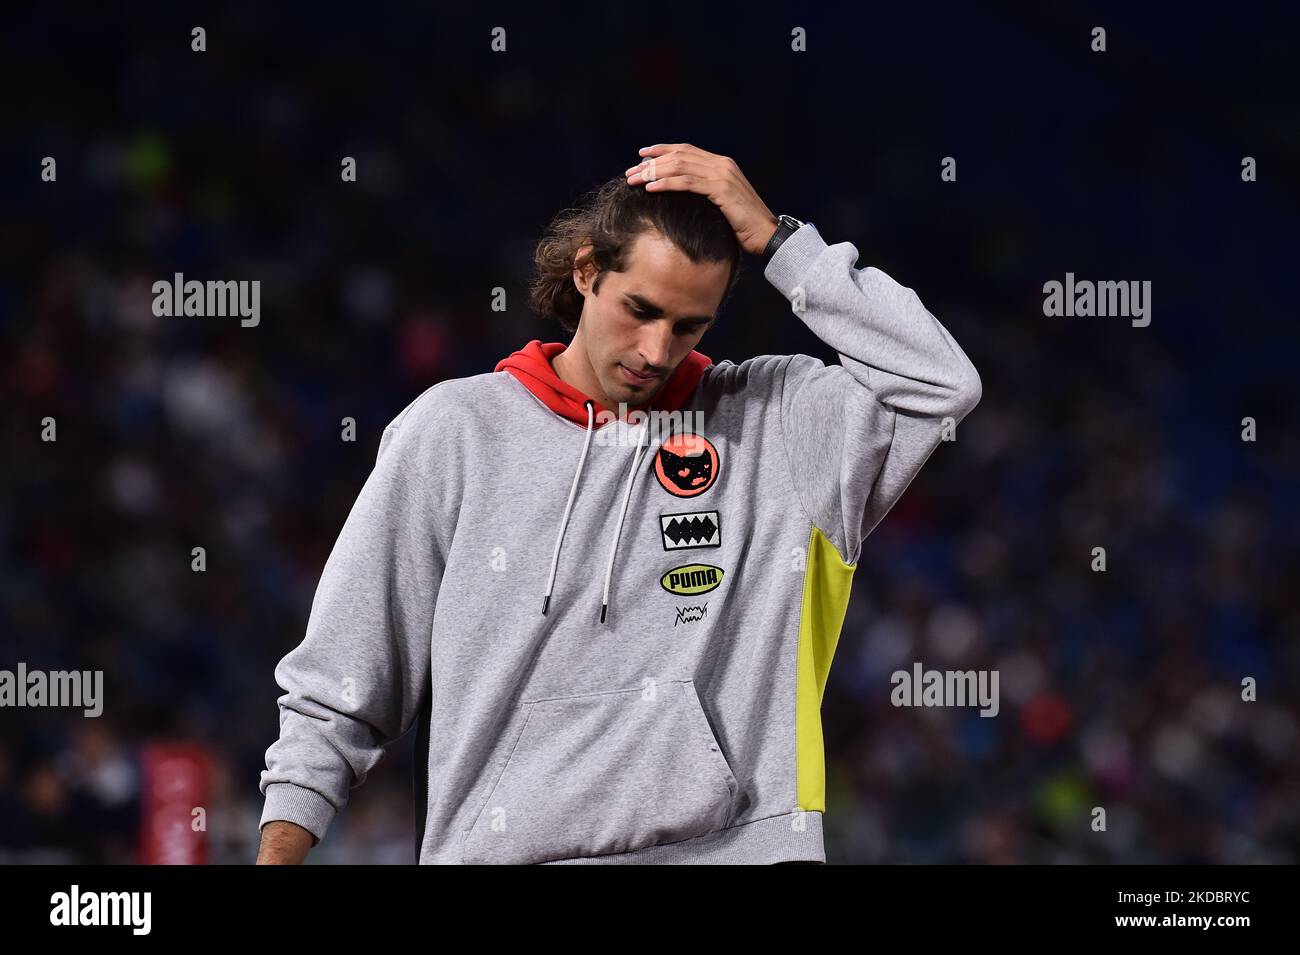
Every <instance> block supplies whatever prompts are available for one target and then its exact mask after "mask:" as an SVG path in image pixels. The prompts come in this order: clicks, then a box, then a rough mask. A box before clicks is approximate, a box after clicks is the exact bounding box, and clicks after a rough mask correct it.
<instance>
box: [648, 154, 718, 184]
mask: <svg viewBox="0 0 1300 955" xmlns="http://www.w3.org/2000/svg"><path fill="white" fill-rule="evenodd" d="M724 172H725V170H724V169H723V168H722V167H720V166H718V165H716V164H709V163H707V162H704V161H701V160H697V159H691V158H688V157H686V156H684V155H681V154H673V155H670V156H652V157H651V158H649V159H644V160H642V161H641V162H639V163H637V164H636V165H635V166H629V167H628V168H627V169H625V170H624V171H623V175H624V176H625V177H627V181H628V184H629V185H635V184H636V183H639V182H654V181H655V180H656V179H666V178H668V177H669V176H678V175H685V174H689V175H693V176H698V177H699V178H701V179H708V178H713V179H717V178H720V177H721V175H722V174H723V173H724Z"/></svg>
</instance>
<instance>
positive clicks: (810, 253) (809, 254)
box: [763, 222, 827, 299]
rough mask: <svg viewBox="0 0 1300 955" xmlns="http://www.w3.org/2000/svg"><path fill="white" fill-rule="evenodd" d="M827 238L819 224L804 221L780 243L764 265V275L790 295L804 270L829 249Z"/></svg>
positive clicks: (797, 284) (787, 295)
mask: <svg viewBox="0 0 1300 955" xmlns="http://www.w3.org/2000/svg"><path fill="white" fill-rule="evenodd" d="M826 247H827V246H826V240H825V239H823V238H822V237H821V233H819V232H818V231H817V227H816V226H814V225H813V224H812V223H811V222H805V223H804V224H803V225H801V226H800V227H799V228H798V229H796V230H795V231H794V232H793V233H791V234H790V237H789V238H788V239H786V240H785V241H784V242H782V243H781V246H780V248H778V249H777V250H776V251H775V252H774V253H772V258H771V259H770V260H769V261H768V263H767V267H766V268H765V269H763V276H764V278H766V279H767V280H768V281H769V282H771V283H772V284H773V285H774V286H776V288H777V290H778V291H779V292H780V293H781V294H782V295H784V296H785V297H786V298H787V299H789V298H790V297H791V296H792V295H793V294H794V290H795V289H796V288H797V287H798V286H799V282H800V281H801V280H802V279H803V276H804V274H805V273H806V272H807V271H808V269H809V268H810V267H811V266H812V264H813V262H814V261H816V259H817V256H818V255H820V254H821V253H822V252H823V251H824V250H825V249H826Z"/></svg>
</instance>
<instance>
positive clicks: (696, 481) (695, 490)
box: [655, 434, 722, 497]
mask: <svg viewBox="0 0 1300 955" xmlns="http://www.w3.org/2000/svg"><path fill="white" fill-rule="evenodd" d="M721 463H722V462H721V460H720V459H719V457H718V449H717V448H715V447H714V446H713V442H712V441H710V440H709V439H708V438H706V437H704V436H703V435H700V434H675V435H673V436H672V437H670V438H669V439H668V440H667V441H665V442H664V443H663V444H662V445H660V446H659V451H658V452H657V453H656V454H655V477H657V478H658V479H659V483H660V484H661V485H662V486H663V489H664V490H665V491H667V492H668V493H669V494H672V495H673V496H674V497H695V496H696V495H697V494H703V493H704V492H705V491H707V490H708V489H709V488H711V487H713V482H714V481H716V480H717V479H718V469H719V467H720V465H721Z"/></svg>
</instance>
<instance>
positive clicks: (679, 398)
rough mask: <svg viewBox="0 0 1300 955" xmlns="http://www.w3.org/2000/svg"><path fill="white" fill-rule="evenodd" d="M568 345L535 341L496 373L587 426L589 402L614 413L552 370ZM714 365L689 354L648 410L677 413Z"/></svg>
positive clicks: (502, 363)
mask: <svg viewBox="0 0 1300 955" xmlns="http://www.w3.org/2000/svg"><path fill="white" fill-rule="evenodd" d="M567 347H568V346H567V345H565V344H564V343H563V342H542V341H539V340H537V339H533V340H532V341H531V342H529V343H528V344H527V345H525V346H524V347H523V348H521V349H519V350H518V351H515V352H512V353H511V354H509V355H507V356H506V357H505V358H503V359H501V360H500V361H499V362H497V366H496V368H494V369H493V371H508V372H510V374H512V375H514V376H515V377H516V378H518V379H519V381H520V383H521V384H523V386H524V387H525V388H527V389H528V390H529V391H531V392H532V393H533V394H534V395H535V396H536V397H537V399H538V400H539V401H541V402H542V404H544V405H546V407H548V408H550V409H551V410H552V411H554V412H555V413H556V414H557V415H560V416H561V417H563V418H568V419H569V420H570V421H572V422H574V423H575V424H580V425H584V426H585V425H586V424H587V407H586V406H587V402H591V404H592V406H593V408H594V410H595V413H596V414H599V413H600V412H602V411H609V412H611V413H613V412H614V409H612V408H608V409H607V408H605V407H604V406H602V405H601V404H600V402H598V401H596V400H595V399H593V398H589V397H588V396H587V395H585V394H583V393H582V392H581V391H580V390H578V389H577V388H575V387H573V385H570V384H569V383H568V382H565V381H562V380H561V379H560V376H559V375H557V374H556V373H555V369H554V368H552V367H551V359H552V358H554V357H555V356H556V355H558V354H559V353H560V352H562V351H564V349H565V348H567ZM711 364H713V359H711V358H709V356H708V355H705V354H702V353H701V352H698V351H692V352H691V353H690V354H689V355H687V356H686V357H685V358H684V359H682V362H681V364H680V365H678V366H677V368H676V370H675V371H673V374H672V377H671V378H669V379H668V382H667V384H665V385H664V386H663V388H661V389H659V394H658V395H656V396H655V399H654V400H653V401H652V402H650V404H649V405H647V406H646V408H645V409H643V410H646V411H677V410H678V409H679V408H680V407H681V406H682V403H683V402H685V401H686V399H687V398H689V397H690V395H691V392H692V391H694V390H695V386H696V385H697V384H699V381H700V378H702V377H703V376H704V370H705V369H706V368H708V367H709V366H710V365H711Z"/></svg>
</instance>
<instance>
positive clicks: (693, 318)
mask: <svg viewBox="0 0 1300 955" xmlns="http://www.w3.org/2000/svg"><path fill="white" fill-rule="evenodd" d="M623 297H624V298H626V299H627V300H628V301H629V302H632V303H633V304H634V305H636V306H637V307H638V308H640V309H641V310H642V311H645V312H649V313H650V314H651V315H652V316H654V317H655V318H658V317H659V316H660V315H662V314H663V313H664V310H663V309H662V308H660V307H659V306H658V305H656V304H655V303H654V302H652V301H650V300H649V299H648V298H646V297H645V296H644V295H638V294H637V293H636V292H625V293H623ZM714 317H715V316H713V315H683V316H682V317H681V319H680V321H683V322H711V321H713V319H714Z"/></svg>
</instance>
